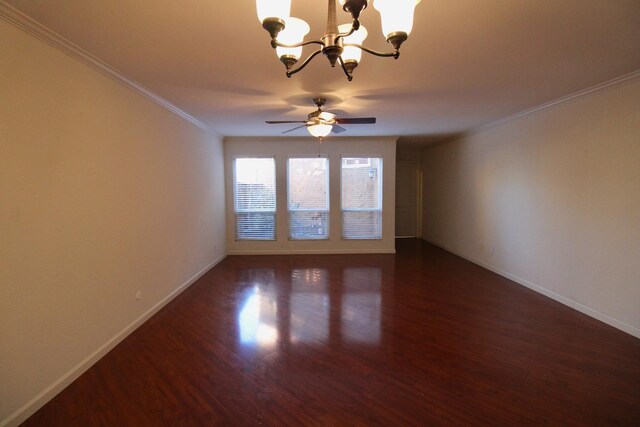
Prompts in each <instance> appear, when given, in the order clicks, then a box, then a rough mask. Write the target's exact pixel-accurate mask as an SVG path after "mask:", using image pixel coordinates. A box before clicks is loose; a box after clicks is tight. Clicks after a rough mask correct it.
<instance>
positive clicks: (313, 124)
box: [266, 98, 376, 142]
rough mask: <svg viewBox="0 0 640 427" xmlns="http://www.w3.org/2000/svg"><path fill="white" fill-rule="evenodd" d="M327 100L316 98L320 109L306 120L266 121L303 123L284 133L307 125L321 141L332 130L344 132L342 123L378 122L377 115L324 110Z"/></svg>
mask: <svg viewBox="0 0 640 427" xmlns="http://www.w3.org/2000/svg"><path fill="white" fill-rule="evenodd" d="M326 102H327V100H326V99H325V98H314V100H313V103H314V104H316V107H318V109H317V110H316V111H314V112H312V113H311V114H309V115H308V116H307V120H304V121H295V120H294V121H291V120H276V121H273V120H268V121H267V122H266V123H267V124H269V125H274V124H283V123H298V124H300V123H301V125H300V126H297V127H295V128H293V129H289V130H286V131H284V132H282V133H283V134H284V133H289V132H292V131H294V130H297V129H300V128H303V127H306V128H307V131H308V132H309V133H310V134H311V135H313V136H315V137H316V138H320V142H322V138H324V137H326V136H328V135H329V134H330V133H331V132H333V133H342V132H344V131H346V129H345V128H343V127H342V126H340V125H372V124H375V123H376V118H375V117H352V118H341V117H337V116H336V115H335V114H333V113H330V112H328V111H323V110H322V107H323V106H324V104H325V103H326Z"/></svg>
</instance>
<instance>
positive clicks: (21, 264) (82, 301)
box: [0, 20, 225, 425]
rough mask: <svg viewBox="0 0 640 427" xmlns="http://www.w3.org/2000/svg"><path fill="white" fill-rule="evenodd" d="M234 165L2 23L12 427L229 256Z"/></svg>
mask: <svg viewBox="0 0 640 427" xmlns="http://www.w3.org/2000/svg"><path fill="white" fill-rule="evenodd" d="M223 170H224V166H223V155H222V142H221V140H220V138H218V137H215V136H212V135H208V134H207V133H205V131H203V130H201V129H200V128H198V127H195V126H194V125H192V124H191V123H189V122H187V121H185V120H184V119H182V118H179V117H178V116H176V115H174V114H172V113H170V112H169V111H167V110H165V109H163V108H161V107H160V106H158V105H157V104H155V103H153V102H151V101H149V100H148V99H146V98H144V97H143V96H141V95H139V94H138V93H136V92H134V91H132V90H130V89H128V88H127V87H125V86H123V85H120V84H118V83H116V82H115V81H113V80H111V79H110V78H108V77H106V76H104V75H102V74H99V73H97V72H96V71H94V70H92V69H90V68H89V67H87V66H86V65H84V64H83V63H81V62H79V61H77V60H75V59H72V58H71V57H70V56H67V55H66V54H65V53H62V52H61V51H59V50H57V49H55V48H53V47H51V46H49V45H48V44H46V43H44V42H42V41H40V40H38V39H36V38H34V37H33V36H31V35H28V34H27V33H25V32H22V31H21V30H19V29H17V28H16V27H14V26H12V25H10V24H8V23H6V22H5V21H3V20H0V425H2V424H4V423H8V424H15V423H17V422H18V421H20V420H21V419H22V418H24V416H26V415H28V414H29V413H31V412H32V411H33V410H34V409H37V407H38V406H39V405H41V404H42V403H44V402H45V401H46V400H48V399H49V398H50V397H51V396H52V395H53V394H55V392H57V391H59V390H60V389H61V388H62V387H63V386H64V385H65V384H67V383H68V382H69V381H70V380H72V379H73V378H75V376H77V375H78V374H79V373H81V372H82V370H83V369H85V368H87V367H88V366H90V365H91V364H92V363H93V362H95V361H96V360H97V359H98V358H99V357H100V356H101V355H102V354H103V353H104V352H106V351H107V350H108V349H109V348H111V347H112V346H113V345H115V344H116V343H117V342H118V341H119V340H120V339H122V338H123V337H124V336H126V334H127V333H128V332H130V331H131V330H132V329H133V328H135V326H136V325H138V324H139V323H140V322H141V321H142V320H144V319H145V318H146V316H148V315H150V313H152V312H153V311H154V309H156V308H158V307H159V306H160V305H162V303H163V302H166V301H167V299H168V298H170V297H171V296H173V295H174V294H175V293H176V292H177V291H179V290H180V287H181V285H183V284H185V283H189V281H190V279H192V278H193V277H195V276H197V275H198V274H199V273H200V272H202V271H203V270H206V269H207V268H208V267H209V266H211V265H212V264H213V263H214V262H215V261H216V260H218V259H219V258H220V257H222V256H223V255H224V251H225V247H224V245H225V236H224V235H225V228H224V209H223V208H222V206H223V205H224V184H223V182H224V173H223ZM138 291H141V293H142V296H141V299H140V300H136V298H135V296H136V293H137V292H138ZM16 411H17V412H16ZM12 414H13V415H12Z"/></svg>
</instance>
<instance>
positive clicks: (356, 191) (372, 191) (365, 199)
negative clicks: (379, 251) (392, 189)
mask: <svg viewBox="0 0 640 427" xmlns="http://www.w3.org/2000/svg"><path fill="white" fill-rule="evenodd" d="M340 175H341V181H340V182H341V183H340V187H341V200H342V238H343V239H347V240H352V239H353V240H356V239H371V240H375V239H382V159H381V158H378V157H344V158H342V164H341V169H340Z"/></svg>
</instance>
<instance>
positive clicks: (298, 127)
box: [282, 122, 307, 134]
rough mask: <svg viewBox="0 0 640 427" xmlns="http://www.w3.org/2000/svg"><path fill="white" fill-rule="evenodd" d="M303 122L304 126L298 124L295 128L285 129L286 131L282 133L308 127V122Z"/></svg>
mask: <svg viewBox="0 0 640 427" xmlns="http://www.w3.org/2000/svg"><path fill="white" fill-rule="evenodd" d="M296 123H300V122H296ZM302 123H304V124H303V125H302V126H296V127H294V128H293V129H289V130H285V131H284V132H282V133H283V134H285V133H289V132H293V131H294V130H298V129H300V128H304V127H307V122H302Z"/></svg>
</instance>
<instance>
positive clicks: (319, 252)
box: [229, 249, 396, 255]
mask: <svg viewBox="0 0 640 427" xmlns="http://www.w3.org/2000/svg"><path fill="white" fill-rule="evenodd" d="M395 253H396V250H395V249H325V250H317V249H309V250H299V249H296V250H264V251H255V250H249V251H243V250H235V251H234V250H231V251H229V255H357V254H365V255H368V254H395Z"/></svg>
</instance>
